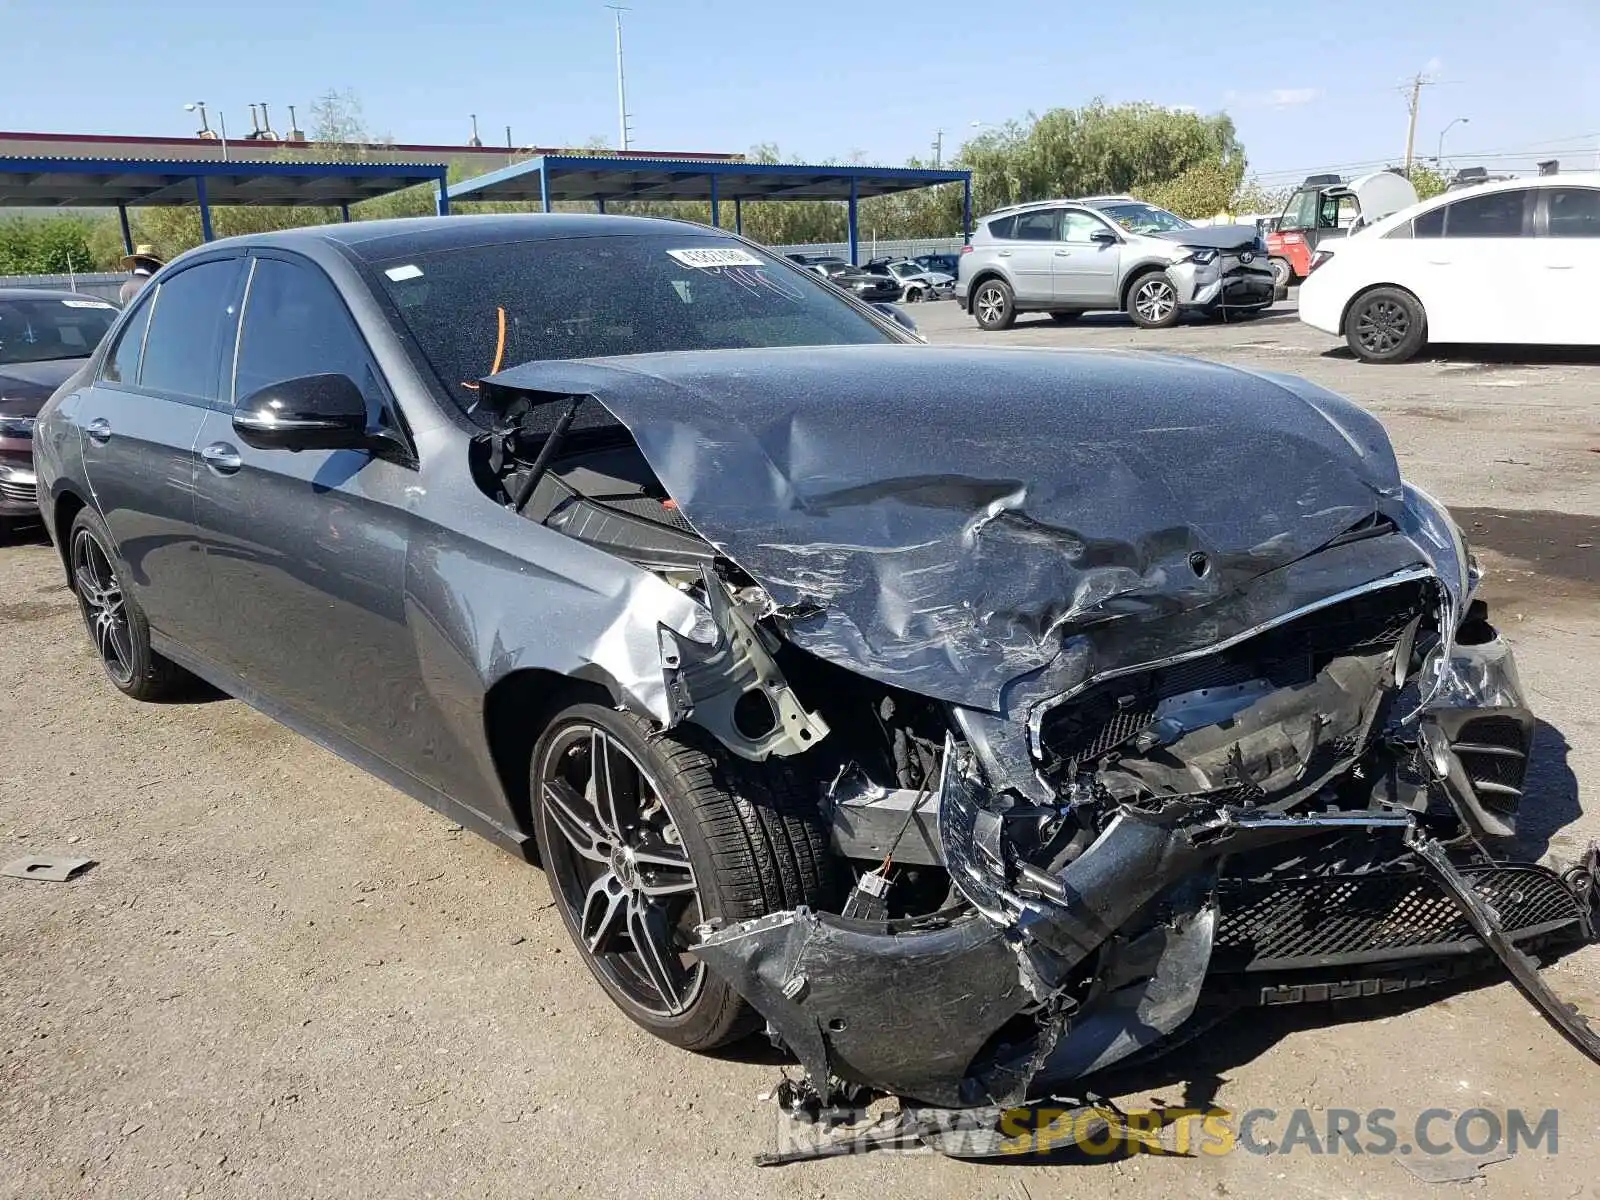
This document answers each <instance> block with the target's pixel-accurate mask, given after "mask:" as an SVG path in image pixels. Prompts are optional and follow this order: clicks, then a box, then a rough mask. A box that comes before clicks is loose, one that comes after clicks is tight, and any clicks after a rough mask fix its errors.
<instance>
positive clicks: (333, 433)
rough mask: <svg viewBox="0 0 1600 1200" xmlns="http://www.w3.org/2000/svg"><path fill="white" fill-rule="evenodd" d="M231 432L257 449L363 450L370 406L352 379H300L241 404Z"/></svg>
mask: <svg viewBox="0 0 1600 1200" xmlns="http://www.w3.org/2000/svg"><path fill="white" fill-rule="evenodd" d="M233 431H234V432H235V433H237V434H238V435H239V440H240V441H242V442H244V444H245V445H247V446H254V447H256V449H258V450H362V449H366V448H367V447H368V446H369V445H371V443H372V439H371V437H369V436H368V433H367V401H366V398H365V397H364V396H362V394H361V389H360V388H358V387H357V386H356V384H355V381H354V380H352V379H351V378H350V377H349V376H348V375H302V376H301V377H300V378H298V379H285V380H283V381H282V382H280V383H271V384H268V385H267V386H266V387H264V388H262V389H261V390H260V391H258V392H254V393H252V394H251V395H249V396H247V397H246V398H245V399H244V400H242V401H240V403H239V405H238V407H237V408H235V409H234V412H233Z"/></svg>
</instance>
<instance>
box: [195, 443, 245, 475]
mask: <svg viewBox="0 0 1600 1200" xmlns="http://www.w3.org/2000/svg"><path fill="white" fill-rule="evenodd" d="M200 457H201V458H202V459H204V460H205V464H206V466H208V467H210V468H211V469H212V470H213V471H215V472H216V473H217V474H218V475H232V474H233V473H234V472H235V471H237V470H238V469H239V451H238V450H237V449H236V448H234V447H233V446H230V445H229V444H228V443H227V442H212V443H211V445H209V446H207V447H205V448H204V449H202V450H201V451H200Z"/></svg>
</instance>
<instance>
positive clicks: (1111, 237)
mask: <svg viewBox="0 0 1600 1200" xmlns="http://www.w3.org/2000/svg"><path fill="white" fill-rule="evenodd" d="M1089 240H1090V241H1091V242H1099V243H1100V244H1101V245H1102V246H1115V245H1117V244H1119V243H1120V242H1121V241H1122V239H1121V238H1119V237H1118V236H1117V235H1116V234H1114V233H1112V232H1111V230H1109V229H1096V230H1095V231H1094V232H1093V233H1091V234H1090V235H1089Z"/></svg>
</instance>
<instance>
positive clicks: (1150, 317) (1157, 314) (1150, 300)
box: [1128, 271, 1179, 329]
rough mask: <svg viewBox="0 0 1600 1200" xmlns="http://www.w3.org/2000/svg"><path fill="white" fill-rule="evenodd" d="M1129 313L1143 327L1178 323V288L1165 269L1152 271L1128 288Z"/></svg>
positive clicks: (1165, 326) (1149, 327)
mask: <svg viewBox="0 0 1600 1200" xmlns="http://www.w3.org/2000/svg"><path fill="white" fill-rule="evenodd" d="M1128 315H1129V316H1130V317H1132V318H1133V323H1134V324H1135V325H1138V326H1139V327H1140V328H1141V329H1165V328H1167V327H1168V326H1169V325H1176V324H1177V323H1178V315H1179V313H1178V289H1177V288H1176V287H1175V286H1174V285H1173V282H1172V280H1170V279H1168V278H1167V273H1166V272H1165V271H1151V272H1150V273H1149V274H1148V275H1141V276H1140V277H1139V278H1138V279H1135V280H1134V281H1133V286H1132V287H1131V288H1129V289H1128Z"/></svg>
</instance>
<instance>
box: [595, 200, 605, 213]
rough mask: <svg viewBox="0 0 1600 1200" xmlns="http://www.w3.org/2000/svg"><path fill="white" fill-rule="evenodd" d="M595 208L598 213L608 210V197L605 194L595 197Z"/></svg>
mask: <svg viewBox="0 0 1600 1200" xmlns="http://www.w3.org/2000/svg"><path fill="white" fill-rule="evenodd" d="M594 210H595V212H598V213H603V212H605V211H606V198H605V197H604V196H596V197H595V198H594Z"/></svg>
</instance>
